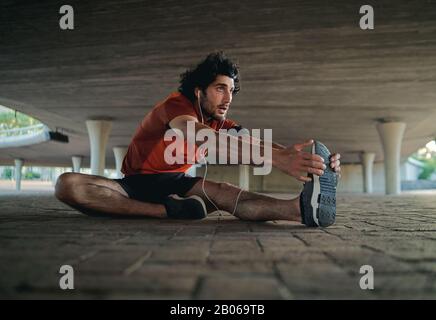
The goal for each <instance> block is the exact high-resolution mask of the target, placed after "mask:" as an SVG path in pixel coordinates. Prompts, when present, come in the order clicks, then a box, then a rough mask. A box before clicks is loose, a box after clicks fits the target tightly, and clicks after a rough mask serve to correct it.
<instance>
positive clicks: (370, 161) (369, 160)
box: [360, 152, 375, 193]
mask: <svg viewBox="0 0 436 320" xmlns="http://www.w3.org/2000/svg"><path fill="white" fill-rule="evenodd" d="M360 159H361V160H362V173H363V192H365V193H372V190H373V188H372V168H373V166H374V159H375V153H373V152H362V154H361V155H360Z"/></svg>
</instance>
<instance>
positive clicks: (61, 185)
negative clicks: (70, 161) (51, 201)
mask: <svg viewBox="0 0 436 320" xmlns="http://www.w3.org/2000/svg"><path fill="white" fill-rule="evenodd" d="M80 178H81V174H79V173H72V172H66V173H63V174H61V175H60V176H59V178H58V179H57V181H56V186H55V197H56V198H57V199H59V200H60V201H62V202H71V201H72V200H73V199H72V197H73V194H74V192H73V191H74V188H73V186H74V185H76V186H77V183H78V182H79V181H80Z"/></svg>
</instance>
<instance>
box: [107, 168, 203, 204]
mask: <svg viewBox="0 0 436 320" xmlns="http://www.w3.org/2000/svg"><path fill="white" fill-rule="evenodd" d="M201 179H202V178H199V177H191V176H188V175H186V174H185V173H182V172H168V173H157V174H136V175H132V176H128V177H124V178H122V179H114V181H116V182H118V183H119V184H120V185H121V187H122V188H123V189H124V191H126V192H127V194H128V195H129V198H132V199H135V200H139V201H144V202H153V203H163V201H164V200H165V198H166V197H167V196H169V195H170V194H177V195H179V196H181V197H183V196H185V194H186V193H187V192H188V191H189V190H191V188H192V187H193V186H194V184H196V183H197V181H199V180H201Z"/></svg>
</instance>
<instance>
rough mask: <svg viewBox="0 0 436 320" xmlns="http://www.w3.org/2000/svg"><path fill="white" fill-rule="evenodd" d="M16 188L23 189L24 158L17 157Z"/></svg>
mask: <svg viewBox="0 0 436 320" xmlns="http://www.w3.org/2000/svg"><path fill="white" fill-rule="evenodd" d="M14 162H15V189H16V190H17V191H20V190H21V173H22V172H21V171H22V169H23V164H24V160H23V159H15V160H14Z"/></svg>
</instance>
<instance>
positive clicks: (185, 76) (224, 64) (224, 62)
mask: <svg viewBox="0 0 436 320" xmlns="http://www.w3.org/2000/svg"><path fill="white" fill-rule="evenodd" d="M218 75H223V76H228V77H230V78H232V79H233V82H234V83H235V89H234V91H233V95H236V94H237V93H238V92H239V90H240V85H239V68H238V66H237V65H236V64H235V63H233V62H232V61H231V60H230V59H229V58H227V57H226V56H225V54H224V53H223V52H222V51H219V52H213V53H210V54H209V55H208V56H207V57H206V59H204V60H203V61H202V62H201V63H200V64H198V65H197V66H196V67H195V69H189V70H187V71H186V72H184V73H182V74H181V75H180V86H179V89H178V90H179V92H181V93H182V94H183V95H184V96H185V97H187V98H188V99H189V100H191V101H195V94H194V90H195V88H196V87H199V88H200V89H201V90H202V91H203V92H204V90H206V88H207V87H208V86H209V85H210V84H211V83H212V82H214V81H215V79H216V77H217V76H218Z"/></svg>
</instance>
